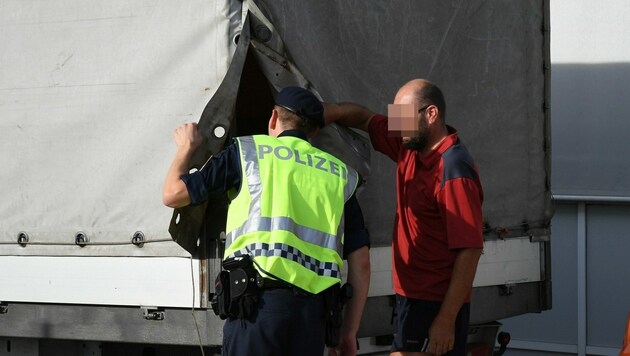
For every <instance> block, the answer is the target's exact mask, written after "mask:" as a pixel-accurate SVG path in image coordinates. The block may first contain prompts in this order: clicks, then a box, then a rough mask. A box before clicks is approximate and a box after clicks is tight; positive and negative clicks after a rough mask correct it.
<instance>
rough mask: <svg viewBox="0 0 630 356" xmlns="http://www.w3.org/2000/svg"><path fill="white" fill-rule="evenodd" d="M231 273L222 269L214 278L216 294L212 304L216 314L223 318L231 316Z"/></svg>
mask: <svg viewBox="0 0 630 356" xmlns="http://www.w3.org/2000/svg"><path fill="white" fill-rule="evenodd" d="M229 287H230V275H229V272H228V271H221V272H219V274H218V275H217V278H216V279H215V280H214V295H213V296H212V301H210V305H211V306H212V310H213V311H214V314H216V315H218V316H219V318H221V320H225V319H227V318H228V317H229V316H230V288H229Z"/></svg>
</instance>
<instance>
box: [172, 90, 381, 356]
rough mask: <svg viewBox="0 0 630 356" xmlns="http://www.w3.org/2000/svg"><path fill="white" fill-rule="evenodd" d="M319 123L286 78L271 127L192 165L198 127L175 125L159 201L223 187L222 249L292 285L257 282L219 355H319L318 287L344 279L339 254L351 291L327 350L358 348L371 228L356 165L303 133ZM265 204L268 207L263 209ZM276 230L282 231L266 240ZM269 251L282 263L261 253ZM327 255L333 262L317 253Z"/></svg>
mask: <svg viewBox="0 0 630 356" xmlns="http://www.w3.org/2000/svg"><path fill="white" fill-rule="evenodd" d="M323 123H324V121H323V108H322V104H321V102H320V101H319V100H318V99H317V98H316V97H315V96H314V95H313V94H312V93H310V92H309V91H307V90H305V89H302V88H298V87H287V88H285V89H283V90H282V91H281V92H280V93H279V94H278V96H277V98H276V106H275V107H274V109H273V110H272V113H271V118H270V120H269V126H268V131H269V136H266V135H256V136H246V137H240V138H237V139H235V140H234V142H233V143H232V144H230V145H228V146H227V147H226V148H225V149H224V150H223V151H221V152H219V153H218V154H217V155H215V156H213V157H212V158H211V159H210V160H209V161H208V163H206V164H205V165H204V167H202V169H201V170H199V171H198V172H195V173H190V174H188V167H189V163H190V157H191V156H192V153H193V152H194V151H195V149H196V148H197V147H198V146H199V145H200V144H201V142H202V137H201V134H200V132H199V129H198V128H197V125H196V124H194V123H189V124H184V125H182V126H180V127H179V128H177V129H176V130H175V132H174V139H175V142H176V144H177V146H178V149H177V152H176V154H175V158H174V160H173V163H172V165H171V167H170V169H169V171H168V173H167V177H166V182H165V185H164V192H163V201H164V204H165V205H167V206H169V207H173V208H177V207H182V206H185V205H188V204H199V203H202V202H203V201H205V200H206V199H208V198H209V197H211V196H214V195H216V194H223V193H225V192H228V193H229V194H228V196H230V197H231V199H232V201H231V204H230V208H229V210H228V231H226V232H227V233H228V238H226V256H225V257H229V256H239V255H241V254H242V253H248V254H250V255H251V257H252V258H253V260H254V264H255V266H256V269H257V272H258V273H259V274H260V275H261V276H263V277H265V278H266V279H267V278H272V279H274V281H277V280H280V282H282V283H283V284H285V285H289V286H292V287H293V288H269V289H266V288H261V290H260V291H259V295H258V299H259V301H258V303H257V310H256V313H254V316H253V318H248V319H245V320H238V319H235V318H232V317H231V318H229V319H228V321H227V322H226V324H225V327H224V341H223V353H224V354H225V355H253V354H274V355H294V354H295V355H297V354H300V355H317V356H321V355H322V352H323V348H324V339H323V336H324V313H323V302H322V299H321V298H319V297H318V296H319V295H321V292H319V291H320V289H322V288H323V287H325V286H327V285H328V284H331V283H338V282H339V280H340V278H341V274H340V263H339V264H337V263H336V261H337V260H338V261H339V262H341V256H338V254H342V255H343V258H345V259H347V261H348V282H349V283H350V284H351V285H352V286H353V291H354V295H353V297H352V298H351V299H350V301H349V302H348V304H347V305H346V310H345V317H344V321H343V326H342V329H341V337H340V343H339V348H338V349H337V350H331V353H336V352H337V351H339V352H340V353H341V354H343V355H354V354H356V351H357V350H356V333H357V330H358V328H359V322H360V319H361V315H362V313H363V308H364V305H365V300H366V298H367V292H368V287H369V278H370V261H369V251H368V248H369V237H368V234H367V230H366V229H365V225H364V221H363V214H362V212H361V208H360V206H359V204H358V201H357V199H356V197H355V195H354V192H355V189H356V186H357V184H358V174H356V172H355V171H354V170H353V169H352V168H350V167H347V166H346V165H345V164H344V163H343V162H341V161H339V160H338V159H336V158H335V157H333V156H332V155H329V154H328V153H325V152H324V151H321V150H319V149H317V148H315V147H313V146H311V144H310V143H309V142H308V138H309V137H312V136H313V135H315V134H316V133H317V132H318V130H319V128H320V127H322V126H323ZM327 193H328V194H327ZM272 200H273V201H272ZM248 204H249V205H248ZM254 206H256V207H258V208H252V207H254ZM267 211H273V213H271V214H270V215H269V216H266V215H265V214H266V212H267ZM278 211H280V212H281V213H278ZM274 214H275V215H274ZM278 214H279V215H278ZM231 219H232V220H231ZM239 219H240V220H239ZM233 221H238V222H239V223H241V222H242V225H238V224H239V223H236V224H233V225H235V226H237V228H235V229H232V230H230V224H231V222H233ZM267 221H269V222H270V223H268V224H267V223H266V222H267ZM341 227H343V228H341ZM326 231H330V233H324V232H326ZM277 236H281V237H282V239H280V240H273V239H274V238H277ZM296 238H297V239H296ZM243 241H245V242H247V243H242V242H243ZM278 241H279V242H278ZM286 241H289V242H287V243H288V245H286V246H285V245H284V244H283V242H286ZM319 241H328V242H327V243H324V242H319ZM250 242H253V243H250ZM228 245H229V246H228ZM235 245H237V246H238V248H235V247H234V246H235ZM342 245H343V246H342ZM242 246H244V247H243V248H241V247H242ZM252 246H256V247H255V248H254V247H252ZM276 246H280V247H276ZM341 246H342V247H341ZM256 248H257V249H256ZM274 248H277V250H274ZM313 251H315V252H313ZM318 251H319V252H318ZM318 254H319V255H318ZM331 256H332V257H331ZM274 258H275V259H277V260H281V261H280V262H279V264H273V263H269V262H268V261H269V260H271V259H274ZM326 259H328V260H327V261H332V262H326V263H319V262H318V261H324V260H326ZM279 265H280V267H278V266H279ZM274 268H275V269H274ZM272 270H273V273H272V272H271V271H272ZM296 276H297V277H296ZM276 277H277V279H276ZM273 285H274V286H276V287H277V286H278V284H277V283H275V284H273Z"/></svg>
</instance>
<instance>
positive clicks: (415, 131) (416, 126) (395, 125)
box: [387, 103, 429, 151]
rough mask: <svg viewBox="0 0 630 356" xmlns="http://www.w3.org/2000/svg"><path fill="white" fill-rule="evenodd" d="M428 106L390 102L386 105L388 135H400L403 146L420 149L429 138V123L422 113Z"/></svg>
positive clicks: (425, 144)
mask: <svg viewBox="0 0 630 356" xmlns="http://www.w3.org/2000/svg"><path fill="white" fill-rule="evenodd" d="M427 107H428V106H424V107H422V108H418V105H417V104H415V103H412V104H390V105H388V106H387V115H388V118H389V120H388V124H387V130H388V133H389V136H390V137H402V142H403V146H404V147H406V148H407V149H410V150H418V151H422V150H423V149H424V148H425V147H426V146H427V142H428V139H429V130H428V128H429V125H428V122H427V118H426V116H425V114H424V112H425V109H426V108H427Z"/></svg>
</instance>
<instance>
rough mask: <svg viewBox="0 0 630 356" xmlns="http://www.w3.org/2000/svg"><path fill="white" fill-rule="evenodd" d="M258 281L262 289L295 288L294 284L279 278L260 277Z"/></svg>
mask: <svg viewBox="0 0 630 356" xmlns="http://www.w3.org/2000/svg"><path fill="white" fill-rule="evenodd" d="M256 282H257V284H258V288H260V289H275V288H286V289H290V288H294V286H293V285H292V284H289V283H287V282H285V281H281V280H277V279H270V278H264V277H259V278H258V279H257V280H256Z"/></svg>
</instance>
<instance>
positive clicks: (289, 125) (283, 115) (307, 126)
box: [275, 105, 319, 135]
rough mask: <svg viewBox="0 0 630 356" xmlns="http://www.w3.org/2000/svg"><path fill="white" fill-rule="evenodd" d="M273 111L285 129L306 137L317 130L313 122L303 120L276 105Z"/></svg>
mask: <svg viewBox="0 0 630 356" xmlns="http://www.w3.org/2000/svg"><path fill="white" fill-rule="evenodd" d="M275 109H276V111H277V112H278V120H280V121H281V122H282V125H283V126H284V127H285V128H286V129H293V130H300V131H303V132H305V133H306V134H307V135H308V134H310V133H312V132H315V130H317V129H318V128H319V126H318V125H316V124H315V123H314V122H312V121H310V120H305V119H303V118H301V117H299V116H298V115H297V114H296V113H294V112H292V111H290V110H287V109H285V108H283V107H282V106H278V105H276V106H275Z"/></svg>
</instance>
